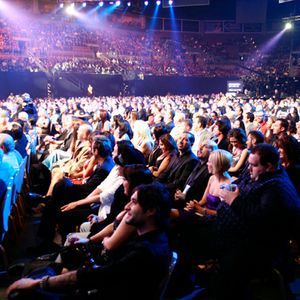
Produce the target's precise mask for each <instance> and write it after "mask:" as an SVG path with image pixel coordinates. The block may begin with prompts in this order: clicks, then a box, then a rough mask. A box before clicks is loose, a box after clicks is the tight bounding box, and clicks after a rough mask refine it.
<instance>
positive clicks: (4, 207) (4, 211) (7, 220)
mask: <svg viewBox="0 0 300 300" xmlns="http://www.w3.org/2000/svg"><path fill="white" fill-rule="evenodd" d="M27 166H28V160H27V157H25V158H23V161H22V163H21V165H20V168H19V170H18V171H17V172H16V173H15V174H14V176H12V177H11V178H10V179H9V182H8V183H7V189H6V193H5V196H4V199H2V203H1V210H0V213H1V215H0V218H1V220H0V254H1V261H2V262H3V270H2V271H0V274H3V273H6V271H7V268H8V256H7V253H6V250H5V246H4V244H5V240H6V237H7V235H8V232H11V233H12V236H13V234H16V233H17V232H18V231H20V229H21V228H22V223H23V222H22V219H23V218H24V215H25V209H24V203H23V199H22V197H21V192H22V186H23V183H24V178H25V176H26V174H27ZM12 236H11V237H12Z"/></svg>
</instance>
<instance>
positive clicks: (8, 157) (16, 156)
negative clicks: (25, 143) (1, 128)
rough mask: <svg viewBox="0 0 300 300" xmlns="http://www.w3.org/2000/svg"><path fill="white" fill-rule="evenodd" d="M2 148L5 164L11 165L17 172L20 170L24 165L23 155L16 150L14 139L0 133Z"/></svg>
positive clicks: (0, 146)
mask: <svg viewBox="0 0 300 300" xmlns="http://www.w3.org/2000/svg"><path fill="white" fill-rule="evenodd" d="M0 148H1V149H2V150H3V152H4V155H3V159H2V161H3V162H7V163H8V164H10V165H11V166H12V167H13V168H14V169H15V170H19V167H20V164H21V163H22V160H23V159H22V156H21V154H20V153H19V152H18V151H17V150H15V143H14V139H13V138H12V137H11V136H10V135H9V134H7V133H0Z"/></svg>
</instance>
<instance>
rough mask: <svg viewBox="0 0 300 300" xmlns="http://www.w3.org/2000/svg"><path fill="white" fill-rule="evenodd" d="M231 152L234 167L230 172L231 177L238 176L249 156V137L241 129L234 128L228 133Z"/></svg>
mask: <svg viewBox="0 0 300 300" xmlns="http://www.w3.org/2000/svg"><path fill="white" fill-rule="evenodd" d="M228 140H229V151H230V152H231V154H232V166H231V167H230V169H229V170H228V172H229V173H230V174H231V175H236V176H238V175H239V173H240V171H241V170H242V169H243V166H244V165H245V163H246V161H247V157H248V155H249V152H248V149H247V144H246V142H247V137H246V134H245V131H244V130H242V129H241V128H233V129H231V130H230V131H229V133H228Z"/></svg>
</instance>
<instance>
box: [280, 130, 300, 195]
mask: <svg viewBox="0 0 300 300" xmlns="http://www.w3.org/2000/svg"><path fill="white" fill-rule="evenodd" d="M274 144H275V147H276V148H277V149H278V152H279V156H280V162H281V166H282V167H284V168H285V169H286V171H287V173H288V175H289V177H290V179H291V181H292V182H293V184H294V186H295V187H296V190H297V191H298V194H299V195H300V180H299V177H300V159H299V143H298V141H297V140H296V139H295V138H294V137H293V136H290V135H287V134H281V135H279V136H278V138H277V139H276V140H275V143H274Z"/></svg>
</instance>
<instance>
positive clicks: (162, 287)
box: [156, 251, 178, 300]
mask: <svg viewBox="0 0 300 300" xmlns="http://www.w3.org/2000/svg"><path fill="white" fill-rule="evenodd" d="M177 258H178V255H177V253H176V252H174V251H173V252H172V257H171V259H170V264H169V268H168V272H167V274H166V275H165V277H164V278H163V280H162V282H161V284H160V287H159V291H158V295H157V297H156V298H157V299H158V300H163V299H164V297H165V294H166V291H167V288H168V284H169V282H170V279H171V276H172V273H173V271H174V269H175V266H176V263H177Z"/></svg>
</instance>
